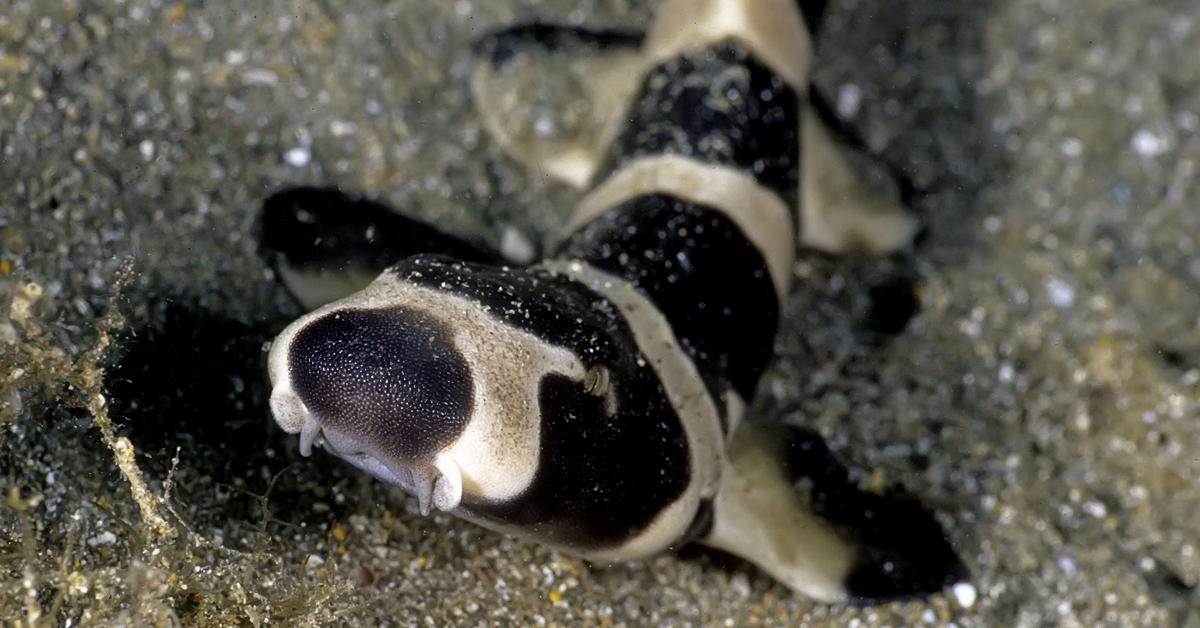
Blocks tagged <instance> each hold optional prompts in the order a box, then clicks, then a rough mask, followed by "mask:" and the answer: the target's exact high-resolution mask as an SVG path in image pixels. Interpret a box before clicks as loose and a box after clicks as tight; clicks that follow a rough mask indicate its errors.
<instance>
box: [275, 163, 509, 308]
mask: <svg viewBox="0 0 1200 628" xmlns="http://www.w3.org/2000/svg"><path fill="white" fill-rule="evenodd" d="M259 249H260V252H261V254H262V255H263V257H265V258H266V259H267V260H268V262H270V263H271V264H272V266H273V267H274V268H275V271H276V273H277V274H278V275H279V278H280V279H281V280H282V281H283V283H284V285H285V286H286V287H287V288H288V290H289V291H290V292H291V293H292V295H293V296H294V297H296V300H297V301H299V302H300V303H301V304H302V305H304V306H305V307H308V308H310V309H312V308H316V307H318V306H321V305H324V304H325V303H329V302H331V301H335V300H337V299H340V298H343V297H346V296H349V295H350V294H353V293H355V292H357V291H359V290H361V289H363V288H365V287H366V286H367V284H369V283H370V282H371V281H372V280H374V279H375V277H376V276H378V275H379V273H380V272H381V271H383V269H385V268H387V267H388V266H390V265H392V264H394V263H396V262H398V261H400V260H402V259H404V258H406V257H409V256H412V255H416V254H418V253H437V254H442V255H449V256H452V257H455V258H457V259H461V260H465V261H473V262H487V263H494V262H497V261H501V260H502V259H503V258H502V257H501V256H500V255H499V254H498V253H496V252H494V251H492V250H491V249H489V248H488V247H487V246H486V245H485V244H483V243H481V242H478V241H475V240H471V239H468V238H463V237H459V236H455V235H451V234H448V233H445V232H443V231H440V230H439V229H437V228H435V227H433V226H431V225H429V224H426V223H424V222H421V221H419V220H416V219H414V218H410V217H407V216H404V215H402V214H400V213H397V212H396V211H395V210H393V209H392V208H390V207H388V206H387V205H385V204H383V203H380V202H378V201H374V200H371V199H368V198H362V197H357V196H351V195H349V194H346V193H345V192H342V191H341V190H339V189H337V188H334V187H306V186H301V187H293V188H287V189H284V190H280V191H279V192H276V193H274V194H272V195H271V196H270V197H268V198H267V200H266V201H264V202H263V209H262V217H261V232H260V241H259Z"/></svg>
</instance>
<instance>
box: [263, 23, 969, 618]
mask: <svg viewBox="0 0 1200 628" xmlns="http://www.w3.org/2000/svg"><path fill="white" fill-rule="evenodd" d="M807 15H808V17H809V18H810V19H811V18H812V17H813V13H812V12H809V13H807ZM805 16H806V13H804V12H802V11H801V10H800V7H799V6H798V5H797V4H796V3H794V2H792V1H791V0H703V1H702V0H673V1H670V2H666V3H665V4H664V5H663V6H662V7H661V9H660V10H659V12H658V14H657V17H656V19H655V21H654V23H653V25H652V26H651V28H650V30H649V32H648V33H647V35H646V36H645V37H644V39H643V38H636V40H634V39H630V38H626V39H625V40H623V43H624V44H626V45H638V46H639V47H638V48H637V54H633V55H627V56H626V60H627V63H628V69H627V71H626V73H627V74H631V75H632V76H634V78H635V79H636V80H635V81H632V83H631V84H632V88H630V89H628V93H626V94H622V95H620V97H614V98H613V99H612V102H611V103H609V104H610V106H611V107H613V116H612V120H613V123H612V125H611V126H610V128H608V129H606V130H605V133H604V138H603V140H604V141H603V142H602V150H598V151H590V152H589V151H579V150H573V151H560V152H552V153H542V154H538V155H531V154H530V153H529V152H527V151H526V150H525V148H524V147H522V146H520V145H519V143H518V142H517V140H516V139H514V137H512V136H509V135H506V133H505V130H504V128H503V126H502V125H501V124H500V123H499V122H498V121H496V120H494V119H489V117H488V114H487V103H486V102H480V103H479V106H480V109H481V114H482V116H483V119H484V121H485V124H487V125H488V126H489V128H490V130H491V131H492V132H493V134H494V135H495V136H496V138H497V141H498V142H500V143H501V145H503V146H505V147H506V148H507V149H509V151H510V152H511V153H512V154H513V156H514V157H516V158H517V159H520V160H522V161H526V162H527V163H530V165H531V166H535V165H536V167H539V168H543V169H544V170H545V171H546V172H548V173H550V174H553V175H554V176H558V177H560V178H562V179H563V180H565V181H567V182H569V183H573V184H576V185H579V186H581V187H583V188H584V189H586V190H588V191H587V193H586V194H585V195H584V196H583V197H582V200H581V201H580V203H579V204H578V206H577V207H576V209H575V211H574V213H573V215H572V219H571V220H570V227H569V229H568V231H567V233H566V235H564V237H563V238H562V240H561V242H560V243H559V245H558V247H557V249H556V250H555V251H554V252H553V254H552V255H551V256H549V257H548V258H547V259H546V260H544V261H542V262H541V263H538V264H535V265H532V266H526V267H521V266H516V265H510V264H506V263H505V260H503V259H502V258H501V257H500V256H498V255H496V254H494V253H491V252H490V251H488V250H487V248H486V247H485V246H483V245H480V244H476V243H472V242H469V241H466V240H462V239H459V238H453V237H451V236H448V235H445V234H440V233H438V232H436V231H434V230H432V229H430V228H428V227H426V226H424V225H420V224H419V223H415V222H413V221H409V220H407V219H404V218H402V217H400V216H398V215H395V214H391V213H389V212H388V211H387V210H386V208H382V207H380V206H377V205H376V204H373V203H371V202H369V201H362V200H356V199H351V198H350V197H347V196H344V195H341V194H340V193H338V192H336V191H328V190H313V189H298V190H292V191H288V192H284V193H282V194H280V195H277V196H276V197H273V198H272V199H271V200H269V201H268V203H267V206H266V208H265V212H266V214H265V216H264V247H265V249H266V250H267V251H268V252H269V253H271V254H272V255H273V257H274V259H275V261H276V266H277V268H278V269H279V273H280V275H281V277H282V278H283V280H284V281H285V282H286V283H287V284H288V286H289V287H290V288H291V289H292V290H293V292H294V293H295V294H296V295H297V297H298V298H300V300H301V301H302V302H304V303H306V304H307V305H309V306H312V307H316V309H315V310H313V311H312V312H310V313H309V314H307V315H305V316H303V317H301V318H300V319H299V320H297V321H295V322H294V323H292V324H291V325H290V326H288V327H287V329H285V330H284V331H283V332H282V333H281V334H280V335H279V337H278V338H277V339H276V341H275V342H274V344H273V346H272V349H271V354H270V377H271V381H272V383H273V391H272V395H271V409H272V412H273V414H274V416H275V419H276V421H277V422H278V424H279V425H280V426H281V427H282V428H283V429H284V430H285V431H287V432H290V433H298V434H300V447H301V451H302V453H304V454H305V455H308V454H309V453H310V451H311V449H312V448H313V447H314V446H320V447H322V448H324V449H325V450H327V451H328V452H330V453H333V454H334V455H336V456H339V457H341V458H343V459H345V460H346V461H348V462H350V463H351V464H353V465H355V466H357V467H359V468H361V469H363V470H365V471H367V472H369V473H371V474H373V475H374V476H376V477H378V478H380V479H382V480H384V481H387V482H390V483H393V484H396V485H398V486H400V487H402V488H403V489H405V490H406V491H408V492H409V493H412V494H413V495H415V496H416V497H417V499H418V500H419V504H420V508H421V510H422V512H426V513H427V512H429V511H430V510H431V509H433V508H437V509H440V510H444V511H449V512H453V513H455V514H456V515H458V516H461V517H463V518H465V519H468V520H470V521H474V522H477V523H479V524H481V525H483V526H486V527H489V528H492V529H495V530H498V531H502V532H506V533H512V534H516V535H520V536H524V537H527V538H531V539H534V540H536V541H539V542H543V543H546V544H549V545H551V546H554V547H556V548H559V549H561V550H563V551H566V552H569V553H571V554H575V555H578V556H581V557H584V558H587V559H589V560H592V561H597V562H602V563H603V562H611V561H621V560H631V559H638V558H642V557H645V556H648V555H652V554H654V553H657V552H660V551H663V550H667V549H672V548H676V547H679V546H681V545H683V544H686V543H689V542H700V543H703V544H706V545H709V546H712V547H716V548H719V549H722V550H726V551H729V552H731V553H734V554H736V555H738V556H741V557H744V558H746V559H747V560H750V561H752V562H754V563H755V564H757V565H759V566H760V567H761V568H762V569H763V570H765V571H766V572H768V573H770V574H771V575H772V576H774V577H775V578H777V579H778V580H780V581H781V582H783V583H784V584H786V585H788V586H789V587H791V588H793V589H795V590H796V591H799V592H802V593H804V594H806V595H809V596H812V597H814V598H817V599H820V600H825V601H841V600H860V601H876V600H882V599H889V598H895V597H904V596H910V595H917V594H923V593H928V592H933V591H937V590H939V589H941V588H942V587H944V586H946V585H947V584H951V583H953V582H955V581H956V579H957V578H959V577H961V576H962V575H963V572H962V568H961V564H960V563H959V562H958V560H957V558H956V557H955V556H954V553H953V551H952V550H950V549H949V548H948V546H946V544H945V541H944V540H943V539H942V538H941V536H940V531H939V530H938V528H937V526H936V524H935V523H932V520H931V519H928V517H926V519H928V521H926V520H925V519H922V520H921V523H920V525H918V526H917V527H921V526H924V527H921V531H920V532H919V533H915V534H911V535H909V536H907V537H905V538H911V539H917V541H916V542H917V543H920V544H924V545H926V546H925V547H910V548H899V547H896V546H895V545H896V544H895V543H892V544H891V545H886V544H885V545H886V546H883V545H879V544H878V543H876V544H873V541H872V540H871V539H869V538H864V537H863V536H862V535H856V534H854V533H853V532H852V531H851V532H847V531H846V530H844V529H839V528H838V527H837V526H835V525H832V524H831V523H830V522H829V521H826V520H825V519H823V518H822V517H821V516H820V515H819V514H817V513H814V512H813V511H812V510H811V509H810V508H809V507H808V505H807V502H806V500H805V499H804V495H803V494H802V493H800V491H798V490H797V488H796V486H795V484H794V480H795V479H796V478H795V476H794V474H790V473H789V465H788V463H787V460H788V457H789V456H793V457H794V456H796V455H798V454H797V452H796V451H791V450H789V449H788V447H789V440H788V438H787V436H786V434H784V435H782V436H781V435H780V434H779V433H778V432H777V431H772V430H771V429H770V428H768V427H766V426H763V425H760V424H757V423H756V422H754V421H749V420H746V421H743V416H742V415H743V413H744V408H745V406H746V404H747V402H748V400H749V399H750V398H751V397H752V396H753V394H754V391H755V388H756V387H757V384H758V381H759V379H760V377H761V376H762V374H763V372H764V370H765V369H766V368H767V366H768V364H769V362H770V360H771V359H772V356H773V344H774V337H775V333H776V330H777V328H778V326H779V324H780V310H781V304H782V303H783V301H784V299H785V297H786V295H787V291H788V289H789V286H790V284H791V280H792V265H793V261H794V255H795V251H796V247H797V246H798V245H799V246H809V247H814V248H821V249H825V250H828V251H832V252H840V251H845V250H848V249H850V248H859V249H865V250H867V251H872V252H886V251H889V250H893V249H895V248H897V247H899V246H903V245H904V244H906V243H907V242H908V241H909V239H910V238H911V236H912V234H913V233H914V231H915V227H916V223H915V221H914V220H913V219H912V218H911V217H910V216H908V214H907V213H905V212H904V211H903V210H902V209H900V208H899V207H898V206H897V205H895V204H894V203H892V202H890V201H887V202H881V201H880V200H879V197H878V196H877V195H874V196H873V195H872V193H868V192H869V191H864V190H863V189H861V186H860V185H859V184H858V183H857V182H858V181H859V178H858V177H857V176H856V175H855V173H854V172H852V171H851V170H850V169H849V167H848V165H847V162H846V161H845V160H844V159H843V158H842V157H841V155H840V153H839V152H838V149H837V148H836V147H835V146H834V144H833V140H832V135H831V134H830V133H829V131H828V130H827V129H825V128H824V126H823V125H822V124H821V122H820V121H819V120H818V119H817V117H816V115H815V114H814V113H813V112H812V110H811V107H809V106H808V102H807V99H808V93H809V86H808V76H809V65H810V62H811V55H812V46H811V38H810V32H809V30H808V29H807V27H806V25H805ZM538 28H540V29H543V30H546V29H551V30H552V28H553V27H546V26H539V27H538ZM562 30H564V31H569V30H570V29H566V28H564V29H562ZM518 32H519V31H518V30H515V29H514V30H512V31H509V32H507V33H499V34H496V35H493V40H492V41H493V43H495V42H496V41H499V40H500V39H502V38H504V37H506V36H512V35H513V34H514V33H518ZM547 32H548V31H547ZM526 33H528V31H526ZM544 35H545V33H544V32H543V33H541V35H540V37H541V38H542V39H544ZM482 49H483V50H487V47H486V46H485V47H484V48H482ZM495 50H496V47H495V46H494V45H493V46H492V48H491V51H492V53H495ZM501 63H502V59H499V58H498V57H497V55H495V54H492V56H491V57H490V58H485V59H483V60H482V62H481V70H480V72H481V73H483V75H482V76H480V77H477V78H478V79H479V80H480V81H486V79H487V76H486V74H487V73H489V72H495V71H496V66H497V65H498V64H501ZM480 94H481V92H479V91H477V98H481V95H480ZM523 157H524V158H523ZM867 206H870V207H867ZM376 274H378V276H377V277H375V275H376ZM371 277H375V278H374V279H373V280H371ZM368 281H369V284H368ZM364 284H366V285H365V287H363V286H364ZM357 288H361V290H358V291H356V292H353V293H352V294H349V292H350V291H351V290H354V289H357ZM347 294H349V295H348V296H346V295H347ZM339 297H340V298H339ZM897 525H902V526H909V525H912V524H911V523H910V522H897ZM923 553H924V557H923V556H922V554H923ZM926 557H928V560H925V558H926Z"/></svg>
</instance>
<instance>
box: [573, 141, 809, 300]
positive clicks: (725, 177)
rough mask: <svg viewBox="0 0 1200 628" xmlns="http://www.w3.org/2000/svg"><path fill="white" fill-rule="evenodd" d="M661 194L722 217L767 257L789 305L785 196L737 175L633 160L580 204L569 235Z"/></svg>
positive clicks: (790, 252)
mask: <svg viewBox="0 0 1200 628" xmlns="http://www.w3.org/2000/svg"><path fill="white" fill-rule="evenodd" d="M655 192H660V193H663V194H669V195H671V196H673V197H675V198H678V199H680V200H683V201H687V202H689V203H696V204H697V205H703V206H705V207H708V208H710V209H713V210H715V211H718V212H721V213H722V214H723V215H725V217H726V218H728V219H729V220H730V221H732V222H733V224H735V225H737V227H738V230H740V231H741V232H742V235H744V236H746V239H747V240H749V241H750V243H751V244H752V245H754V248H756V249H758V252H759V254H760V255H762V257H763V261H764V262H766V264H767V271H768V272H770V274H771V280H772V281H773V282H774V286H775V294H776V295H777V296H779V302H780V303H781V304H782V303H783V296H784V295H786V294H787V290H788V286H789V285H791V279H792V262H793V261H794V260H795V257H796V241H795V236H794V234H795V232H796V231H795V226H794V225H793V223H792V216H791V212H790V211H788V207H787V204H786V203H784V202H783V199H781V198H780V197H779V195H777V194H775V193H774V192H772V191H771V190H769V189H767V188H765V187H763V186H762V185H761V184H759V182H758V181H755V180H754V177H752V176H750V175H747V174H744V173H742V172H740V171H738V170H736V169H733V168H728V167H725V166H719V165H714V164H709V163H705V162H703V161H699V160H697V159H693V158H691V157H684V156H682V155H653V156H649V157H641V158H638V159H635V160H633V161H632V162H630V163H629V164H628V165H627V166H625V167H623V168H621V169H620V170H618V171H617V172H616V173H614V174H613V175H612V176H610V177H609V178H608V179H605V180H604V182H603V183H601V184H600V185H598V186H596V188H595V189H593V190H592V191H591V192H589V193H588V195H587V196H585V197H584V198H583V200H582V201H580V202H579V205H578V206H577V207H576V208H575V213H574V214H573V215H572V217H571V223H570V224H569V225H568V226H567V232H568V233H574V232H576V231H578V230H579V229H581V228H583V227H584V226H585V225H586V224H587V223H589V222H591V221H593V220H595V219H596V218H597V217H599V216H601V215H602V214H603V213H604V212H606V211H608V210H610V209H612V208H613V207H616V206H617V205H620V204H621V203H624V202H626V201H628V200H630V199H633V198H636V197H638V196H642V195H644V194H651V193H655Z"/></svg>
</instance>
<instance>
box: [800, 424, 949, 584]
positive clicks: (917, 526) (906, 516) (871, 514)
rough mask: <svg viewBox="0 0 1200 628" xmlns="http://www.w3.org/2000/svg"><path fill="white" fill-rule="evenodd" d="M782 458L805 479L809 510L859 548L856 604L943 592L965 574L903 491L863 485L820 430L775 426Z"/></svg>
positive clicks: (849, 578)
mask: <svg viewBox="0 0 1200 628" xmlns="http://www.w3.org/2000/svg"><path fill="white" fill-rule="evenodd" d="M780 431H781V433H780V434H779V438H780V440H781V441H783V442H785V443H786V450H785V453H784V463H785V465H786V469H787V472H788V474H789V475H790V476H791V477H792V479H793V480H796V481H799V480H806V481H807V482H809V483H811V485H812V489H811V498H812V510H813V512H814V513H816V514H817V515H819V516H821V517H822V518H824V519H825V520H827V521H828V522H829V523H830V524H832V525H833V526H834V527H835V528H836V529H837V530H838V532H839V533H840V534H841V535H843V536H844V537H845V538H847V539H848V540H850V541H851V542H852V543H854V545H855V546H856V547H857V555H856V556H855V560H854V565H853V566H852V567H851V570H850V573H848V574H847V575H846V581H845V588H846V593H847V594H848V595H849V596H850V598H851V599H852V600H856V601H859V602H881V601H884V600H892V599H903V598H910V597H915V596H919V595H926V594H929V593H935V592H937V591H941V590H942V589H943V588H945V587H947V586H949V585H951V584H954V583H956V582H961V581H963V580H965V579H966V578H967V577H968V572H967V568H966V566H965V565H963V563H962V560H961V559H960V558H959V557H958V554H956V553H955V551H954V548H953V547H951V546H950V543H949V542H948V541H947V540H946V536H945V532H943V531H942V527H941V525H939V524H938V522H937V520H936V519H934V518H933V515H932V513H930V512H929V511H928V510H927V509H926V508H925V507H924V506H922V505H921V503H920V502H918V501H917V500H916V499H915V498H914V497H912V496H911V495H909V494H907V493H904V492H903V490H902V489H899V488H895V487H893V488H890V489H889V490H888V491H887V492H886V493H884V494H876V493H869V492H867V491H864V490H862V489H861V488H859V487H858V485H857V484H856V483H855V482H854V480H852V479H851V477H850V473H849V471H848V470H847V469H846V467H845V466H843V465H842V463H841V462H840V461H839V460H838V459H837V457H836V456H835V455H834V454H833V452H832V451H830V450H829V447H828V446H827V445H826V444H825V441H824V439H822V438H821V436H820V435H818V434H816V433H813V432H810V431H807V430H802V429H799V428H796V427H792V426H785V427H783V428H781V430H780Z"/></svg>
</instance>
